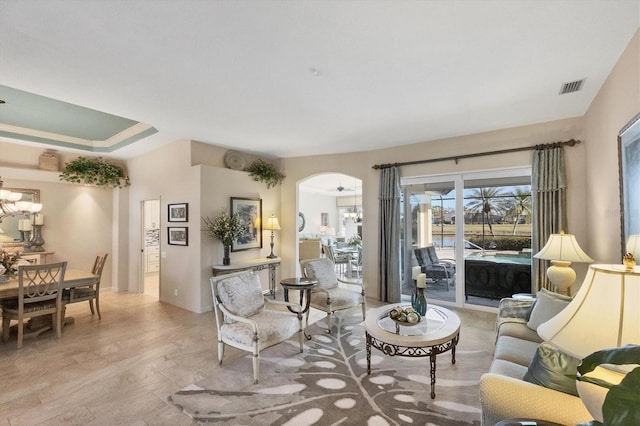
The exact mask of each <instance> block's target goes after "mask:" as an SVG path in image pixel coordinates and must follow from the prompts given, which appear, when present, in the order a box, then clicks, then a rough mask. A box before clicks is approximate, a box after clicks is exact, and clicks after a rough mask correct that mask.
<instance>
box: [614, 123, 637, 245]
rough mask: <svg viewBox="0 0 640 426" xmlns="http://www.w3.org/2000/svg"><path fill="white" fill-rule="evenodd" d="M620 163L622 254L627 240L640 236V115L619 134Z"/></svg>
mask: <svg viewBox="0 0 640 426" xmlns="http://www.w3.org/2000/svg"><path fill="white" fill-rule="evenodd" d="M618 160H619V163H620V216H621V218H622V224H621V225H622V227H621V230H622V253H623V254H624V253H626V244H627V240H628V239H629V237H630V236H631V235H637V234H640V191H638V188H640V113H639V114H637V115H636V116H635V117H633V119H632V120H631V121H630V122H629V123H627V124H626V125H625V126H624V127H623V128H622V130H620V133H619V134H618Z"/></svg>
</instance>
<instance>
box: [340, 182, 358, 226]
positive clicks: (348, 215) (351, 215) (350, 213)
mask: <svg viewBox="0 0 640 426" xmlns="http://www.w3.org/2000/svg"><path fill="white" fill-rule="evenodd" d="M354 188H355V193H354V194H353V208H348V209H347V211H346V212H345V213H344V218H345V220H346V219H351V220H352V221H353V223H362V216H360V211H359V210H358V206H357V204H358V201H357V198H358V183H357V181H356V184H355V185H354Z"/></svg>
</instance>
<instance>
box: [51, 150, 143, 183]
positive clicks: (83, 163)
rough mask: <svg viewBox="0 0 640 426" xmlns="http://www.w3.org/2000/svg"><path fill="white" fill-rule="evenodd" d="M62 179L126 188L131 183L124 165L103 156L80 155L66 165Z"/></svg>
mask: <svg viewBox="0 0 640 426" xmlns="http://www.w3.org/2000/svg"><path fill="white" fill-rule="evenodd" d="M60 180H62V181H66V182H72V183H80V184H84V185H96V186H104V187H112V188H124V187H127V186H129V185H131V182H130V180H129V176H126V175H125V173H124V170H123V169H122V167H120V166H118V165H116V164H113V163H110V162H108V161H106V160H105V159H103V158H102V157H97V158H88V157H78V158H76V159H75V160H72V161H70V162H68V163H67V164H66V165H65V168H64V171H63V172H62V174H61V175H60Z"/></svg>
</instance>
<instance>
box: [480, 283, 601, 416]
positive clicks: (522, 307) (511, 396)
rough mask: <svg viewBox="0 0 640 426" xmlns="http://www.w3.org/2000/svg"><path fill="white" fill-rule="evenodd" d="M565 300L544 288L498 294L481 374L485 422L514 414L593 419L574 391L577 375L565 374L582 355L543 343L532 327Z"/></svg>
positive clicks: (546, 317) (572, 370)
mask: <svg viewBox="0 0 640 426" xmlns="http://www.w3.org/2000/svg"><path fill="white" fill-rule="evenodd" d="M569 301H570V298H568V297H567V296H561V295H558V294H556V293H552V292H549V291H546V290H541V291H540V292H538V295H537V298H536V299H515V298H504V299H501V301H500V304H499V309H498V317H497V320H496V344H495V351H494V358H493V361H492V363H491V367H490V370H489V372H488V373H485V374H483V375H482V376H481V378H480V404H481V408H482V424H483V425H487V426H489V425H491V426H493V425H495V424H496V423H497V422H499V421H501V420H505V419H515V418H520V419H522V418H525V419H537V420H544V421H548V422H554V423H558V424H562V425H576V424H578V423H581V422H587V421H590V420H591V419H592V418H593V417H592V416H591V415H590V414H589V412H588V411H587V409H586V407H585V406H584V405H583V403H582V401H581V400H580V398H579V397H578V396H577V391H576V390H575V380H573V379H571V378H569V377H567V376H566V374H574V375H575V374H576V371H577V370H576V369H577V365H578V364H579V362H580V360H578V359H575V358H572V357H570V356H568V355H566V354H562V353H561V352H560V351H559V350H558V349H556V348H554V347H552V346H551V345H550V344H549V343H544V342H543V341H542V339H541V338H540V336H539V335H538V333H537V332H536V329H537V326H538V325H540V324H542V323H543V322H545V321H546V320H548V319H550V318H551V317H553V316H554V315H555V314H557V313H558V312H559V311H560V310H561V309H562V308H564V306H566V305H567V304H568V303H569ZM570 388H571V389H570ZM558 389H560V390H558ZM567 392H573V393H574V394H571V393H567Z"/></svg>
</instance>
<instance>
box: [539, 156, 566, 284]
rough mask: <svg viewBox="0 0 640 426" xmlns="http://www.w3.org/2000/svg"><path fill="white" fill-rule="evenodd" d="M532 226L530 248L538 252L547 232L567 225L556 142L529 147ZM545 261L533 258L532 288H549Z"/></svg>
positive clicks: (560, 158) (561, 158) (561, 163)
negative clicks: (531, 156)
mask: <svg viewBox="0 0 640 426" xmlns="http://www.w3.org/2000/svg"><path fill="white" fill-rule="evenodd" d="M531 193H532V201H533V230H532V241H531V249H532V252H533V253H534V254H535V253H538V252H539V251H540V249H541V248H542V247H544V245H545V244H546V243H547V240H548V239H549V235H551V234H557V233H559V232H560V231H565V232H568V229H567V199H566V198H567V182H566V177H565V167H564V148H563V147H562V146H557V145H556V144H550V145H542V146H540V147H537V148H536V150H534V151H533V169H532V177H531ZM548 266H549V265H548V261H543V260H538V259H533V271H532V272H533V280H534V290H535V291H537V290H540V289H541V288H545V289H547V290H552V291H553V288H552V285H551V283H550V282H549V280H548V279H547V275H546V270H547V267H548Z"/></svg>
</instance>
